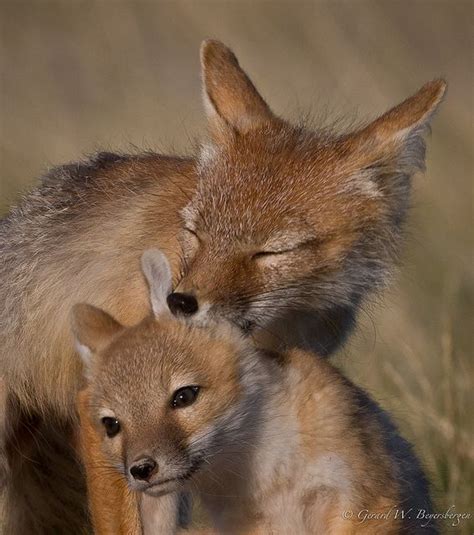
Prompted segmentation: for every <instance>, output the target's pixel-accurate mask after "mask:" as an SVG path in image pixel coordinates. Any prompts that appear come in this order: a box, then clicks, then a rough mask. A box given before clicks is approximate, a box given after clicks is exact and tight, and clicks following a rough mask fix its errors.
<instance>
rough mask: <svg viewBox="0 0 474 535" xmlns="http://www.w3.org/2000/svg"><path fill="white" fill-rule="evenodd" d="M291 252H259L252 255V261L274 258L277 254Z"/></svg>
mask: <svg viewBox="0 0 474 535" xmlns="http://www.w3.org/2000/svg"><path fill="white" fill-rule="evenodd" d="M291 250H292V249H288V250H287V251H259V252H258V253H255V254H253V255H252V260H257V259H258V258H264V257H266V256H276V255H279V254H285V253H289V252H290V251H291Z"/></svg>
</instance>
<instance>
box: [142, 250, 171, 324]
mask: <svg viewBox="0 0 474 535" xmlns="http://www.w3.org/2000/svg"><path fill="white" fill-rule="evenodd" d="M142 269H143V273H144V274H145V277H146V280H147V281H148V286H149V287H150V300H151V306H152V309H153V313H154V314H155V316H156V317H158V316H160V315H161V314H163V313H164V312H168V311H169V309H168V304H167V302H166V298H167V297H168V295H169V294H170V293H171V291H172V275H171V268H170V265H169V262H168V259H167V258H166V256H165V255H164V254H163V253H162V252H161V251H160V250H159V249H149V250H148V251H145V252H144V253H143V256H142Z"/></svg>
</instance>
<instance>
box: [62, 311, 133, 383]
mask: <svg viewBox="0 0 474 535" xmlns="http://www.w3.org/2000/svg"><path fill="white" fill-rule="evenodd" d="M123 328H124V327H123V325H121V324H120V323H119V322H118V321H116V320H115V319H114V318H113V317H112V316H111V315H110V314H107V312H104V311H103V310H101V309H100V308H97V307H94V306H92V305H86V304H79V305H74V307H73V309H72V331H73V334H74V337H75V339H76V348H77V351H78V353H79V355H80V356H81V358H82V362H83V364H84V367H85V371H86V375H89V374H90V370H91V366H92V363H93V359H94V355H95V354H96V353H97V352H98V351H100V350H101V349H104V348H105V347H106V346H107V345H108V344H109V343H110V342H111V341H112V339H113V338H114V337H115V336H117V334H119V333H120V332H121V331H122V330H123Z"/></svg>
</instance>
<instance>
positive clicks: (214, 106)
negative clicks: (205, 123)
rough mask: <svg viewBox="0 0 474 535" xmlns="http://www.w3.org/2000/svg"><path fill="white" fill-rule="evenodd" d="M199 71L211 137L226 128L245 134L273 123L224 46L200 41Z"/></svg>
mask: <svg viewBox="0 0 474 535" xmlns="http://www.w3.org/2000/svg"><path fill="white" fill-rule="evenodd" d="M201 69H202V82H203V97H204V105H205V108H206V113H207V116H208V120H209V123H210V127H211V131H212V133H213V134H214V135H216V134H217V135H219V134H221V133H222V132H225V131H226V129H229V128H230V129H231V130H233V131H236V132H238V133H241V134H244V133H246V132H248V131H250V130H252V129H254V128H258V127H260V126H263V125H264V124H266V123H268V122H270V121H272V120H274V119H275V116H274V115H273V113H272V112H271V110H270V108H269V107H268V105H267V103H266V102H265V101H264V100H263V98H262V97H261V96H260V94H259V93H258V91H257V90H256V89H255V87H254V85H253V83H252V82H251V80H250V78H249V77H248V76H247V75H246V74H245V72H244V71H243V70H242V69H241V68H240V65H239V62H238V61H237V58H236V57H235V55H234V53H233V52H232V51H231V50H230V49H229V48H227V47H226V46H225V45H224V44H222V43H221V42H219V41H215V40H213V39H207V40H206V41H203V43H202V45H201Z"/></svg>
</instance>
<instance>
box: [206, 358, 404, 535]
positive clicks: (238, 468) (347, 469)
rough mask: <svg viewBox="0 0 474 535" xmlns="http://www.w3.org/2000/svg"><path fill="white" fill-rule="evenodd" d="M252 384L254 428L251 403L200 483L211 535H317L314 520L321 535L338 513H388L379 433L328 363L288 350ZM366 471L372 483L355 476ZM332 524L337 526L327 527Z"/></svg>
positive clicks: (393, 497)
mask: <svg viewBox="0 0 474 535" xmlns="http://www.w3.org/2000/svg"><path fill="white" fill-rule="evenodd" d="M262 379H263V380H262ZM260 384H261V387H262V390H261V393H262V396H261V398H260V399H258V409H257V411H256V412H257V419H258V422H257V424H256V425H255V422H254V420H253V417H252V411H254V408H253V407H254V406H255V405H254V403H255V399H253V400H252V401H251V406H250V403H249V420H248V421H246V422H244V421H242V424H243V425H242V426H240V427H236V436H235V442H234V443H233V445H232V447H231V448H230V450H231V455H227V454H226V452H223V455H222V456H221V457H220V458H217V459H216V465H215V466H213V467H211V468H210V471H209V472H208V473H207V474H203V476H202V478H201V479H200V480H199V484H198V486H199V487H200V497H201V500H202V501H203V503H204V505H205V507H206V508H207V509H208V510H209V512H210V513H211V516H212V517H213V521H214V522H215V524H216V528H218V529H219V530H222V532H225V533H247V532H250V531H251V530H257V531H258V530H259V529H260V530H263V532H266V533H267V532H272V530H276V531H275V532H278V533H319V531H317V528H316V523H315V522H316V519H318V520H317V522H318V523H320V524H318V525H320V526H321V530H322V531H321V533H328V532H331V531H330V529H329V528H331V529H333V528H334V527H335V529H336V530H337V529H342V527H343V526H342V525H341V526H339V524H338V522H339V521H343V519H341V511H342V510H343V509H344V507H346V508H350V507H354V505H355V507H357V505H359V506H360V507H361V508H362V507H364V506H367V507H368V506H369V505H370V507H371V508H372V509H374V510H376V509H377V510H378V509H380V508H390V507H391V506H395V504H396V503H397V499H398V487H397V486H396V484H395V483H394V481H393V480H392V479H391V474H390V467H389V465H388V461H387V460H386V459H385V460H383V459H384V455H383V451H382V446H381V444H380V443H379V438H376V437H378V435H380V432H378V434H376V433H373V432H372V431H373V430H372V427H371V424H370V423H367V422H363V421H362V419H360V421H358V419H357V417H354V414H355V413H357V407H355V406H354V405H353V404H354V399H353V392H352V390H351V389H352V385H350V384H349V383H346V382H345V380H344V379H343V378H342V377H341V376H340V375H339V373H338V372H337V371H336V370H335V369H334V368H332V366H330V365H328V364H327V363H325V362H322V361H321V362H320V361H315V357H314V355H309V354H304V353H302V352H299V351H298V352H294V353H291V352H290V353H288V354H287V355H285V360H283V361H281V362H280V363H279V364H276V363H275V362H265V360H264V361H263V363H262V365H261V369H260ZM245 426H249V427H250V431H249V429H248V428H246V427H245ZM364 427H367V430H366V432H365V431H364ZM359 428H360V429H359ZM377 431H379V430H377ZM362 435H364V436H362ZM367 441H369V444H368V445H367ZM362 442H365V443H366V444H365V446H364V447H362V446H361V445H360V444H361V443H362ZM364 448H365V449H364ZM369 450H370V451H371V453H372V455H375V456H377V455H378V457H379V458H381V459H382V460H381V461H380V462H379V466H378V467H376V468H374V467H373V466H370V462H371V461H370V459H369V456H368V455H367V451H369ZM372 462H373V461H372ZM374 470H375V472H377V473H376V474H375V473H374ZM364 471H368V472H371V471H372V472H371V473H372V474H373V476H374V481H376V483H374V482H373V481H372V480H371V478H370V477H367V474H365V476H363V479H361V475H362V474H363V473H364ZM361 481H364V485H365V487H366V488H365V489H364V490H361V488H362V487H361V483H360V482H361ZM381 481H383V485H382V486H380V482H381ZM367 501H370V504H368V503H367ZM331 517H335V518H336V519H337V520H334V521H332V520H331V521H329V520H327V519H329V518H331ZM244 518H245V519H246V522H247V523H248V525H246V526H244V525H243V524H242V519H244ZM392 520H393V519H392ZM326 521H327V522H329V523H327V522H326ZM288 522H290V524H287V523H288ZM235 526H239V529H238V530H237V531H236V528H235ZM338 526H339V527H338ZM393 526H395V528H396V526H397V523H396V522H394V523H393ZM345 527H346V528H347V527H348V525H346V526H345ZM265 530H267V531H265ZM252 532H253V531H252ZM388 532H389V531H387V533H388Z"/></svg>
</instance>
